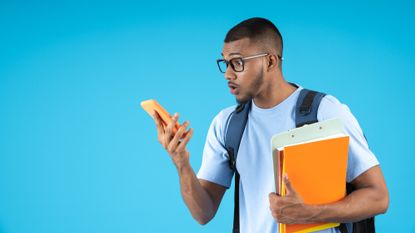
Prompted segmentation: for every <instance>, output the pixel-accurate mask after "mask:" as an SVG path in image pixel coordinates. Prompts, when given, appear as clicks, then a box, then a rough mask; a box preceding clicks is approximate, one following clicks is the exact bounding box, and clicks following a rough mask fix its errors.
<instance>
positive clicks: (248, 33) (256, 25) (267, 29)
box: [225, 17, 283, 57]
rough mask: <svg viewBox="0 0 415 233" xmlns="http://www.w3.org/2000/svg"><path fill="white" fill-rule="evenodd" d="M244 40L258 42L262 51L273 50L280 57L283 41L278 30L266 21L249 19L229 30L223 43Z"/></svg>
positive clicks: (256, 18) (257, 18)
mask: <svg viewBox="0 0 415 233" xmlns="http://www.w3.org/2000/svg"><path fill="white" fill-rule="evenodd" d="M244 38H249V39H250V40H251V41H254V42H259V43H260V45H261V46H263V47H264V49H269V48H272V49H275V50H276V52H277V53H278V54H277V55H279V56H281V57H282V49H283V41H282V36H281V33H280V31H279V30H278V28H277V27H276V26H275V25H274V24H273V23H272V22H271V21H269V20H268V19H264V18H259V17H255V18H250V19H247V20H244V21H242V22H240V23H239V24H237V25H236V26H234V27H233V28H231V29H230V30H229V31H228V33H227V34H226V37H225V43H227V42H232V41H236V40H240V39H244Z"/></svg>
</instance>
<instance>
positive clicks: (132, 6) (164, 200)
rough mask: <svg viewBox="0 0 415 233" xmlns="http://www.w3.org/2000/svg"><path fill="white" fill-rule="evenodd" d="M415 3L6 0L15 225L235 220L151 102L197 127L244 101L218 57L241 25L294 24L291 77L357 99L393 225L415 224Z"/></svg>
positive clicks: (166, 226) (213, 227)
mask: <svg viewBox="0 0 415 233" xmlns="http://www.w3.org/2000/svg"><path fill="white" fill-rule="evenodd" d="M414 12H415V7H414V4H413V3H412V2H410V1H408V2H402V1H370V3H362V2H361V1H347V2H333V1H319V2H317V1H310V2H293V3H286V2H277V1H269V2H267V1H255V2H252V1H250V2H244V1H236V2H231V1H222V2H219V1H216V2H215V1H209V3H207V2H197V1H188V2H160V1H150V2H147V3H141V2H138V1H134V2H122V1H114V2H107V1H95V2H91V1H87V2H85V1H68V2H59V3H56V2H52V1H51V2H48V1H33V2H20V1H14V2H13V3H11V2H5V1H2V2H1V3H0V33H1V34H0V233H23V232H24V233H26V232H34V233H61V232H62V233H63V232H79V233H82V232H100V233H104V232H125V233H127V232H230V229H231V223H232V211H233V205H232V200H233V198H232V192H233V191H232V189H230V190H229V191H228V192H227V194H226V196H225V198H224V200H223V202H222V204H221V207H220V209H219V211H218V213H217V215H216V217H215V219H214V220H213V221H212V222H210V223H209V224H208V225H206V226H199V225H198V224H197V223H196V222H195V221H194V220H193V219H192V218H191V216H190V214H189V212H188V210H187V209H186V207H185V205H184V203H183V201H182V199H181V196H180V192H179V184H178V177H177V174H176V171H175V168H174V166H173V165H172V163H171V161H170V159H169V157H168V155H167V153H166V152H165V151H164V150H163V149H162V147H161V146H160V145H159V144H158V142H157V139H156V131H155V128H154V124H153V122H152V120H151V119H150V118H149V117H148V116H147V115H146V113H145V112H144V111H143V110H142V109H141V108H140V106H139V103H140V101H141V100H144V99H149V98H154V99H157V100H158V101H159V102H160V103H161V104H162V105H164V106H165V107H166V109H167V110H169V111H170V112H172V113H173V112H174V111H178V112H180V113H181V116H182V117H183V119H181V122H182V121H183V120H184V119H188V120H190V122H191V125H192V127H193V128H194V130H195V134H194V136H193V138H192V140H191V142H190V144H189V150H190V151H191V163H192V165H193V167H194V169H195V170H196V171H197V170H198V169H199V166H200V162H201V155H202V150H203V145H204V141H205V136H206V132H207V130H208V127H209V125H210V122H211V120H212V118H213V117H214V116H215V115H216V114H217V113H218V112H219V111H220V110H221V109H223V108H225V107H227V106H229V105H232V104H234V99H233V96H232V95H231V94H230V93H229V90H228V88H227V85H226V82H225V81H224V78H223V76H222V75H221V74H220V73H219V72H218V70H217V67H216V64H215V59H216V58H218V57H219V56H220V53H221V49H222V45H223V42H222V41H223V38H224V36H225V34H226V32H227V30H228V29H230V28H231V27H232V26H234V25H235V24H237V23H238V22H240V21H241V20H243V19H246V18H249V17H253V16H261V17H266V18H269V19H270V20H272V21H273V22H274V23H276V25H277V26H278V27H279V28H280V30H281V32H282V34H283V37H284V40H285V50H284V58H285V61H284V65H283V71H284V75H285V77H286V79H287V80H289V81H291V82H296V83H299V84H301V85H303V86H305V87H308V88H311V89H316V90H320V91H324V92H327V93H330V94H333V95H334V96H336V97H337V98H339V99H340V100H341V101H342V102H344V103H346V104H347V105H349V107H350V108H351V110H352V112H353V113H354V115H355V116H356V118H357V119H358V121H359V122H360V124H361V126H362V128H363V130H364V132H365V134H366V136H367V137H368V139H369V142H370V146H371V148H372V150H373V151H374V152H375V154H376V155H377V157H378V159H379V160H380V162H381V166H382V169H383V172H384V175H385V177H386V181H387V184H388V187H389V191H390V197H391V202H390V207H389V210H388V212H387V213H386V214H384V215H382V216H379V217H377V229H378V232H381V233H382V232H383V233H386V232H415V222H414V218H413V213H414V207H415V205H414V199H413V198H414V194H413V193H414V192H415V188H414V187H415V182H414V179H413V177H414V175H413V174H412V172H411V171H413V170H414V169H413V166H414V164H415V163H414V162H415V159H414V155H415V153H414V152H415V150H414V139H413V132H414V130H415V121H414V120H415V106H414V97H413V92H414V91H413V84H414V76H415V66H414V65H415V64H414V61H415V55H414V54H415V45H414V41H415V29H414V28H415V27H414V23H415V16H414V14H413V13H414Z"/></svg>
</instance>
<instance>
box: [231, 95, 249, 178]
mask: <svg viewBox="0 0 415 233" xmlns="http://www.w3.org/2000/svg"><path fill="white" fill-rule="evenodd" d="M251 104H252V103H251V101H248V102H247V103H244V104H239V105H238V106H237V107H236V109H235V111H233V112H232V113H231V115H230V116H229V117H230V119H229V123H228V126H227V129H226V134H225V135H226V136H225V148H226V150H227V152H228V155H229V167H230V168H231V169H232V170H234V171H236V156H237V154H238V150H239V144H240V143H241V139H242V135H243V133H244V130H245V125H246V122H247V121H248V114H249V111H250V110H251Z"/></svg>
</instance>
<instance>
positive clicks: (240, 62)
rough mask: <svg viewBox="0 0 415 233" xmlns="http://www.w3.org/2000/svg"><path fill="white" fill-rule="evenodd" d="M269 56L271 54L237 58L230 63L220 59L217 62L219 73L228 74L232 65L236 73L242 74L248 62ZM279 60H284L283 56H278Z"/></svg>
mask: <svg viewBox="0 0 415 233" xmlns="http://www.w3.org/2000/svg"><path fill="white" fill-rule="evenodd" d="M268 55H269V53H261V54H256V55H252V56H248V57H235V58H232V59H230V60H229V61H227V60H225V59H218V60H216V63H217V64H218V67H219V71H220V72H222V73H225V72H226V69H227V68H228V66H229V65H231V67H232V69H233V70H234V71H235V72H242V71H244V69H245V61H246V60H250V59H253V58H258V57H265V56H268ZM278 58H280V59H282V58H281V56H279V55H278Z"/></svg>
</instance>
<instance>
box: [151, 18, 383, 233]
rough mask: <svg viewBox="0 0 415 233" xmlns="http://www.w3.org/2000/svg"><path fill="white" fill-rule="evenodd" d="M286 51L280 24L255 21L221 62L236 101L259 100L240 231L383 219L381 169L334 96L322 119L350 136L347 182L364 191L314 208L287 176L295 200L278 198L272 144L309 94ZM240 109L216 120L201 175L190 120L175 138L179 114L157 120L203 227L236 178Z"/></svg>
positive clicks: (232, 34) (243, 153)
mask: <svg viewBox="0 0 415 233" xmlns="http://www.w3.org/2000/svg"><path fill="white" fill-rule="evenodd" d="M282 51H283V41H282V37H281V34H280V32H279V31H278V29H277V28H276V27H275V26H274V24H272V23H271V22H270V21H268V20H266V19H262V18H251V19H248V20H245V21H243V22H241V23H240V24H238V25H236V26H235V27H233V28H232V29H231V30H230V31H229V32H228V33H227V35H226V38H225V44H224V46H223V50H222V56H223V59H220V60H218V65H219V68H220V70H221V71H222V72H223V73H224V75H225V79H226V80H227V82H228V86H229V88H230V92H231V93H232V94H233V95H235V98H236V99H237V101H238V102H240V103H243V102H247V101H252V107H251V110H250V112H249V115H248V122H247V124H246V128H245V131H244V134H243V137H242V141H241V144H240V147H239V152H238V159H237V164H236V167H237V170H238V172H239V174H240V183H239V189H240V193H239V208H240V210H239V211H240V213H239V219H240V232H252V233H255V232H261V233H264V232H277V231H278V230H277V229H278V228H277V226H278V223H311V222H344V223H347V222H356V221H358V220H361V219H365V218H368V217H371V216H374V215H377V214H380V213H384V212H385V211H386V210H387V208H388V204H389V197H388V191H387V188H386V184H385V181H384V178H383V175H382V172H381V169H380V167H379V163H378V161H377V159H376V157H375V156H374V155H373V153H372V152H371V151H370V150H369V148H368V145H367V142H366V140H365V138H364V136H363V133H362V130H361V129H360V126H359V124H358V122H357V121H356V119H355V118H354V117H353V115H352V114H351V112H350V110H349V108H348V107H347V106H346V105H344V104H341V103H340V102H339V101H338V100H337V99H336V98H335V97H333V96H330V95H326V96H325V97H324V98H323V99H322V101H321V104H320V107H319V109H318V115H317V118H318V120H319V121H322V120H325V119H330V118H340V119H341V120H342V121H343V123H344V126H345V130H346V131H347V133H348V134H349V135H350V146H349V157H348V168H347V182H351V183H352V184H353V185H354V187H355V188H356V189H357V190H356V191H354V192H353V193H351V194H349V195H347V196H346V197H345V198H344V199H343V200H341V201H339V202H336V203H333V204H327V205H307V204H304V203H303V201H302V199H301V197H300V196H298V195H297V193H296V192H295V187H292V186H291V185H290V182H289V178H288V177H285V180H284V181H285V183H286V184H287V189H288V194H287V195H286V196H285V197H280V196H277V195H276V194H275V193H273V190H275V187H274V176H273V170H272V166H270V164H272V158H271V156H270V154H271V151H270V150H271V149H270V145H269V143H270V138H271V137H272V136H273V135H275V134H277V133H280V132H283V131H287V130H289V129H292V128H295V119H294V108H295V104H296V101H297V98H298V94H299V91H300V90H301V89H302V87H296V86H294V85H292V84H290V83H288V82H287V81H285V80H284V77H283V74H282V70H281V67H282ZM234 110H235V106H232V107H229V108H226V109H224V110H222V111H221V112H220V113H219V114H218V115H217V116H216V117H215V118H214V120H213V122H212V124H211V126H210V129H209V132H208V135H207V139H206V144H205V149H204V152H203V162H202V166H201V168H200V170H199V172H198V175H197V176H196V174H195V172H194V171H193V169H192V168H191V166H190V164H189V156H190V155H189V152H188V150H187V149H186V145H187V143H188V142H189V140H190V138H191V137H192V134H193V130H192V129H189V130H186V129H187V127H188V126H189V122H188V121H186V122H185V123H183V125H182V126H181V127H180V129H179V130H178V132H177V133H176V134H175V135H173V133H172V132H173V131H172V129H173V126H174V125H175V123H176V122H177V120H178V118H179V115H178V114H175V115H174V117H173V120H172V121H171V122H170V123H169V124H168V125H167V127H166V128H163V126H162V124H161V120H160V118H159V116H158V115H157V114H155V121H156V125H157V130H158V140H159V141H160V143H161V144H162V145H163V147H164V148H165V149H166V150H167V152H168V153H169V155H170V157H171V158H172V160H173V163H174V165H175V166H176V168H177V171H178V174H179V177H180V188H181V193H182V196H183V199H184V201H185V203H186V205H187V207H188V208H189V210H190V212H191V214H192V216H193V218H194V219H196V220H197V221H198V222H199V223H200V224H206V223H208V222H209V221H210V220H211V219H212V218H213V217H214V216H215V214H216V211H217V209H218V207H219V204H220V202H221V199H222V197H223V195H224V193H225V191H226V189H227V188H229V186H230V185H231V181H232V177H233V174H234V172H233V170H231V169H230V167H229V158H228V153H227V151H226V149H225V147H224V144H225V142H224V138H225V132H226V127H227V123H228V120H229V116H230V114H231V113H232V112H233V111H234ZM183 135H185V136H184V138H183V139H181V138H182V136H183ZM336 231H338V230H337V229H329V230H325V231H322V232H336Z"/></svg>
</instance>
